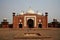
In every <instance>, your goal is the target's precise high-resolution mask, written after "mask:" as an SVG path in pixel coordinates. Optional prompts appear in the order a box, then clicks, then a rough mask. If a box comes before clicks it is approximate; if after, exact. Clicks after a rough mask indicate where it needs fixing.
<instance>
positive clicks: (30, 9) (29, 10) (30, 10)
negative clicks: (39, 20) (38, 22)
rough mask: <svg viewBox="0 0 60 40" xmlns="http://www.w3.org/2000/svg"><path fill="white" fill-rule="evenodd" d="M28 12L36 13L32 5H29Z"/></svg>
mask: <svg viewBox="0 0 60 40" xmlns="http://www.w3.org/2000/svg"><path fill="white" fill-rule="evenodd" d="M27 13H35V12H34V10H32V8H31V7H29V9H28V10H27Z"/></svg>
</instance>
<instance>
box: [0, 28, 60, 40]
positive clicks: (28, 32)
mask: <svg viewBox="0 0 60 40" xmlns="http://www.w3.org/2000/svg"><path fill="white" fill-rule="evenodd" d="M0 40H60V28H37V29H35V28H25V29H24V28H22V29H21V28H17V29H15V28H0Z"/></svg>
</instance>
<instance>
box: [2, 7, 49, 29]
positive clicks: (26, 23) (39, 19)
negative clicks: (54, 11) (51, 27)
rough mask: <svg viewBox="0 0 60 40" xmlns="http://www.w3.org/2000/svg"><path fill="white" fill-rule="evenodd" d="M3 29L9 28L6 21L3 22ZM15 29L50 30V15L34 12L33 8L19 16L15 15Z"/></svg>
mask: <svg viewBox="0 0 60 40" xmlns="http://www.w3.org/2000/svg"><path fill="white" fill-rule="evenodd" d="M2 27H3V28H8V27H9V26H8V22H7V20H6V19H4V21H3V22H2ZM13 28H48V13H47V12H45V15H43V14H42V13H40V12H34V11H33V10H32V9H31V8H30V9H29V10H27V12H21V13H20V14H19V15H16V14H15V13H13Z"/></svg>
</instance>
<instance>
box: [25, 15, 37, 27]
mask: <svg viewBox="0 0 60 40" xmlns="http://www.w3.org/2000/svg"><path fill="white" fill-rule="evenodd" d="M28 19H32V20H34V22H35V23H34V26H35V27H36V16H24V26H27V20H28Z"/></svg>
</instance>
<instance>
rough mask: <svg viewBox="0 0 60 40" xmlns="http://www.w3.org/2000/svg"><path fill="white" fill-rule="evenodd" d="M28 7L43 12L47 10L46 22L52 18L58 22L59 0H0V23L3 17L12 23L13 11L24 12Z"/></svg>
mask: <svg viewBox="0 0 60 40" xmlns="http://www.w3.org/2000/svg"><path fill="white" fill-rule="evenodd" d="M29 7H31V8H32V9H33V10H34V11H39V12H41V13H43V14H45V12H48V22H52V20H53V19H54V18H55V19H57V20H58V21H59V22H60V0H0V23H1V22H2V21H3V18H7V20H8V21H9V23H12V13H13V12H15V13H16V14H17V13H18V14H19V13H20V12H21V10H23V11H24V12H26V11H27V9H28V8H29Z"/></svg>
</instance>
